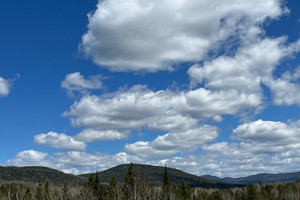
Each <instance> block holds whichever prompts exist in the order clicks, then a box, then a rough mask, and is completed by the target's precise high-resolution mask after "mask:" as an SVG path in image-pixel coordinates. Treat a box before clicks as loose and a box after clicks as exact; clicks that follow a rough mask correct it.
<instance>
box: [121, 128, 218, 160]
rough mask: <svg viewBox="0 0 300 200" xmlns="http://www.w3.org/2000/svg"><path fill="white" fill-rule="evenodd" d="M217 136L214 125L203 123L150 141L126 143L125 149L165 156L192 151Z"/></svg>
mask: <svg viewBox="0 0 300 200" xmlns="http://www.w3.org/2000/svg"><path fill="white" fill-rule="evenodd" d="M217 137H218V132H217V128H216V127H212V126H208V125H204V126H201V127H199V128H197V129H192V130H187V131H185V132H170V133H167V134H165V135H161V136H158V137H157V138H156V139H155V140H153V141H151V142H142V141H139V142H135V143H133V144H126V145H125V149H126V150H127V151H128V152H130V153H132V154H134V155H138V156H139V157H160V158H161V157H167V156H171V155H174V154H176V153H178V152H182V151H183V152H184V151H186V152H193V151H194V150H196V149H198V148H199V147H200V146H201V145H203V144H205V143H208V142H211V141H213V140H214V139H216V138H217Z"/></svg>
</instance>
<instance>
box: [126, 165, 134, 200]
mask: <svg viewBox="0 0 300 200" xmlns="http://www.w3.org/2000/svg"><path fill="white" fill-rule="evenodd" d="M124 195H125V199H126V200H135V199H136V177H135V173H134V171H133V164H132V163H130V165H129V167H128V171H127V174H126V175H125V177H124Z"/></svg>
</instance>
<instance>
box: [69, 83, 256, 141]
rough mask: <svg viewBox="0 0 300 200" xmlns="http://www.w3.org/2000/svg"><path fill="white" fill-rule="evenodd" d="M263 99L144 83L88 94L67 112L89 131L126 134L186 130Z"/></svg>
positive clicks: (234, 93)
mask: <svg viewBox="0 0 300 200" xmlns="http://www.w3.org/2000/svg"><path fill="white" fill-rule="evenodd" d="M260 103H261V101H260V97H257V96H255V95H252V94H250V95H247V94H239V93H238V91H236V90H230V91H227V92H223V91H220V92H219V91H216V92H210V91H209V90H206V89H204V88H200V89H195V90H191V91H187V92H184V91H182V92H173V91H170V90H160V91H157V92H154V91H151V90H149V89H147V88H146V87H145V86H134V87H132V88H130V89H128V90H120V91H117V92H115V93H110V94H105V95H101V96H95V95H93V96H90V95H86V96H84V97H83V98H81V100H80V101H78V102H75V103H74V104H73V105H72V106H71V108H70V109H69V110H68V111H67V112H65V113H64V115H65V116H69V117H71V121H72V124H73V125H74V126H76V127H81V128H85V129H89V131H90V130H94V131H105V130H111V131H119V132H120V133H125V134H126V135H127V132H126V131H129V130H133V129H135V130H139V129H141V128H142V127H147V128H148V129H149V130H158V131H168V132H171V131H173V130H176V129H177V130H178V129H179V130H181V131H186V130H189V129H194V128H195V127H196V126H197V123H198V122H199V120H202V119H209V118H213V119H215V120H217V121H220V120H221V115H224V114H236V113H238V112H240V111H243V110H244V109H251V108H255V107H257V106H258V105H260ZM183 122H185V124H183ZM124 131H125V132H124ZM124 137H125V136H124Z"/></svg>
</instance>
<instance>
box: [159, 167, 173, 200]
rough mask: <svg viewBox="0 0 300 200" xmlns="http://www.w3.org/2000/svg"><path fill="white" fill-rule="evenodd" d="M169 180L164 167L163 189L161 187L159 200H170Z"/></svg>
mask: <svg viewBox="0 0 300 200" xmlns="http://www.w3.org/2000/svg"><path fill="white" fill-rule="evenodd" d="M170 188H171V187H170V179H169V175H168V170H167V166H165V169H164V177H163V187H162V193H161V199H162V200H170V199H171V194H170V193H171V191H170Z"/></svg>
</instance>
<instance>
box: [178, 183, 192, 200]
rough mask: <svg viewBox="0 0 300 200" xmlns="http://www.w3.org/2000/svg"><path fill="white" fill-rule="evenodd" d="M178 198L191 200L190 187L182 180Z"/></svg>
mask: <svg viewBox="0 0 300 200" xmlns="http://www.w3.org/2000/svg"><path fill="white" fill-rule="evenodd" d="M179 190H180V196H181V199H183V200H190V199H191V189H190V186H189V185H188V184H187V183H186V182H185V181H184V180H183V179H182V181H181V185H180V188H179Z"/></svg>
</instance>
